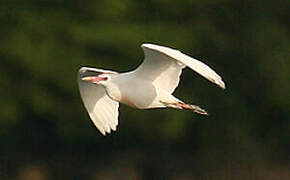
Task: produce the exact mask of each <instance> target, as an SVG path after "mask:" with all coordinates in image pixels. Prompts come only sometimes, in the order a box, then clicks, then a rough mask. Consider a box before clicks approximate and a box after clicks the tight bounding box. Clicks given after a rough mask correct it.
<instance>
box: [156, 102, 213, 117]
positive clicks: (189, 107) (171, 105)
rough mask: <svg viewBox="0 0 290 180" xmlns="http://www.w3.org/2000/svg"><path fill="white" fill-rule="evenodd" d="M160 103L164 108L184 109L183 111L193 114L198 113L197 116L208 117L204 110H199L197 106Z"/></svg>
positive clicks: (180, 103) (179, 103)
mask: <svg viewBox="0 0 290 180" xmlns="http://www.w3.org/2000/svg"><path fill="white" fill-rule="evenodd" d="M162 103H163V104H164V105H165V106H166V107H170V108H174V109H185V110H190V111H193V112H195V113H198V114H202V115H208V113H207V112H206V111H205V110H204V109H202V108H200V107H199V106H197V105H193V104H185V103H182V102H177V103H165V102H162Z"/></svg>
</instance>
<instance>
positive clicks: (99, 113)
mask: <svg viewBox="0 0 290 180" xmlns="http://www.w3.org/2000/svg"><path fill="white" fill-rule="evenodd" d="M96 73H116V72H113V71H106V70H100V69H95V68H87V67H82V68H81V69H80V70H79V75H78V85H79V90H80V94H81V97H82V100H83V103H84V105H85V107H86V109H87V111H88V113H89V116H90V118H91V119H92V121H93V122H94V124H95V126H96V127H97V128H98V130H99V131H100V132H101V133H102V134H103V135H105V134H106V133H110V132H111V130H114V131H115V130H116V127H117V125H118V114H119V113H118V107H119V103H118V102H117V101H114V100H112V99H111V98H110V97H109V96H108V95H107V94H106V91H105V89H104V87H102V86H100V85H96V84H92V83H89V82H87V81H82V80H81V78H82V77H85V76H88V75H92V74H95V75H96Z"/></svg>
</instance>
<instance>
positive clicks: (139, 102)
mask: <svg viewBox="0 0 290 180" xmlns="http://www.w3.org/2000/svg"><path fill="white" fill-rule="evenodd" d="M107 92H108V94H109V96H111V97H112V98H113V99H115V100H117V101H119V102H121V103H123V104H126V105H129V106H131V107H134V108H138V109H146V108H149V107H150V105H151V104H152V103H153V102H154V101H155V99H156V97H157V92H156V89H155V87H154V85H153V84H152V83H151V82H147V81H144V80H136V79H127V80H126V81H119V82H118V83H116V86H115V87H114V88H107Z"/></svg>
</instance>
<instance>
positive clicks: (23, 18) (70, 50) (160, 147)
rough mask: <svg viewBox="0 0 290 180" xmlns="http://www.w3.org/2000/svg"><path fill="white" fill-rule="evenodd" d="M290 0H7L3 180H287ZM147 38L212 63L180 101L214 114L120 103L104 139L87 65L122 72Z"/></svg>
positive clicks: (0, 38)
mask: <svg viewBox="0 0 290 180" xmlns="http://www.w3.org/2000/svg"><path fill="white" fill-rule="evenodd" d="M289 7H290V1H284V0H276V1H262V0H254V1H249V0H244V1H233V0H220V1H200V0H182V1H167V0H145V1H136V0H135V1H134V0H123V1H113V0H97V1H80V0H70V1H68V0H49V1H48V0H39V1H37V0H26V1H15V0H4V1H1V2H0V21H1V25H2V26H1V29H0V34H1V35H0V42H1V43H0V58H1V60H0V84H1V88H0V93H1V94H0V98H1V101H0V147H1V148H0V177H1V179H40V180H41V179H80V178H81V179H264V178H265V177H270V179H271V178H273V179H275V178H276V179H277V177H278V179H289V178H290V174H289V171H287V169H288V170H289V166H290V161H289V160H290V153H289V152H290V144H289V141H290V121H289V117H290V94H289V91H290V83H289V82H290V73H289V69H290V43H289V42H290V21H289V19H290V13H289V12H290V8H289ZM143 42H153V43H157V44H161V45H166V46H170V47H174V48H178V49H180V50H182V51H183V52H185V53H186V54H189V55H191V56H193V57H196V58H197V59H202V60H203V61H204V62H206V63H207V64H209V65H210V66H211V67H213V68H214V69H215V70H216V71H217V72H218V73H219V74H220V75H221V76H222V77H223V79H224V80H225V82H226V84H227V89H226V90H225V91H221V90H220V89H218V88H217V87H215V86H214V85H212V84H210V83H209V82H207V81H206V80H204V79H203V78H201V77H199V76H198V75H197V74H196V73H193V72H192V71H190V70H184V73H183V75H182V80H181V83H180V87H179V88H177V90H176V92H175V95H176V96H177V97H179V98H181V99H183V100H185V101H186V102H192V103H193V104H198V105H201V106H202V107H204V108H205V109H207V110H208V112H209V113H210V116H209V117H203V116H198V115H196V114H192V113H191V112H187V111H176V110H170V109H169V110H146V111H140V110H134V109H131V108H128V107H126V106H121V107H120V117H119V120H120V125H119V126H118V131H117V132H114V133H113V134H112V135H108V136H106V137H103V136H101V134H100V133H99V132H97V131H96V128H95V127H94V126H93V123H91V122H90V120H89V118H88V115H87V114H86V112H85V109H84V107H83V106H82V102H81V99H80V96H79V92H78V87H77V83H76V77H77V71H78V69H79V68H80V67H81V66H95V67H99V68H104V69H113V70H116V71H119V72H124V71H128V70H131V69H133V68H135V67H137V66H138V65H139V64H140V63H141V61H142V58H143V52H142V50H141V48H140V45H141V43H143Z"/></svg>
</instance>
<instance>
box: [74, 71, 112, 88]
mask: <svg viewBox="0 0 290 180" xmlns="http://www.w3.org/2000/svg"><path fill="white" fill-rule="evenodd" d="M115 74H117V73H116V72H114V71H109V70H102V69H97V68H90V67H82V68H81V69H80V70H79V78H80V80H81V81H84V82H89V83H93V84H98V85H106V84H107V83H108V82H109V81H110V80H111V79H112V76H113V75H115Z"/></svg>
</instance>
